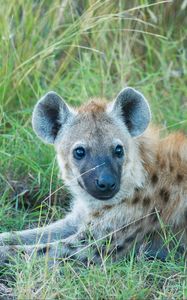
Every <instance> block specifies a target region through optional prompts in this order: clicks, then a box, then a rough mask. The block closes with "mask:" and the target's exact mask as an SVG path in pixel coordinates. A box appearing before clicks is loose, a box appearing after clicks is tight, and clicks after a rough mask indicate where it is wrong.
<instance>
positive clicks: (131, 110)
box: [112, 87, 151, 137]
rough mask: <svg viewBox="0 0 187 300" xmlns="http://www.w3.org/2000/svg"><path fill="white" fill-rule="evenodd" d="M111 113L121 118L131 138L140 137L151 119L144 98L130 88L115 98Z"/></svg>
mask: <svg viewBox="0 0 187 300" xmlns="http://www.w3.org/2000/svg"><path fill="white" fill-rule="evenodd" d="M112 113H113V114H115V115H116V116H117V117H118V118H119V117H121V118H123V121H124V122H125V125H126V126H127V129H128V131H129V133H130V134H131V136H132V137H136V136H139V135H141V134H142V133H143V132H144V131H145V129H146V128H147V126H148V125H149V122H150V119H151V112H150V107H149V104H148V102H147V100H146V99H145V98H144V96H143V95H142V94H141V93H140V92H138V91H136V90H135V89H133V88H131V87H127V88H125V89H123V90H122V91H121V92H120V93H119V94H118V96H117V98H116V100H115V102H114V104H113V108H112Z"/></svg>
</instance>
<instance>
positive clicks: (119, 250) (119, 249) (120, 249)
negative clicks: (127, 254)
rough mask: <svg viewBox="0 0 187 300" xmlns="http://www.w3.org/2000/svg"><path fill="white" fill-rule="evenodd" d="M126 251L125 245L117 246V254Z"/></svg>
mask: <svg viewBox="0 0 187 300" xmlns="http://www.w3.org/2000/svg"><path fill="white" fill-rule="evenodd" d="M124 249H125V245H117V246H116V251H117V252H122V251H123V250H124Z"/></svg>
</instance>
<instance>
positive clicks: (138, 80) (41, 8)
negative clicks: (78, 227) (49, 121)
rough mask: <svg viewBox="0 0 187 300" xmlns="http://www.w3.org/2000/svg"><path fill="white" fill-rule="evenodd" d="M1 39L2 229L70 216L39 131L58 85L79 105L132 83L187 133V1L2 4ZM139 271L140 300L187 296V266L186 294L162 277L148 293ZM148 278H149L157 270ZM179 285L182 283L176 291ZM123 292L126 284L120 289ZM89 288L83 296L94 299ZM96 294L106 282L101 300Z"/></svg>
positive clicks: (164, 126) (164, 122)
mask: <svg viewBox="0 0 187 300" xmlns="http://www.w3.org/2000/svg"><path fill="white" fill-rule="evenodd" d="M0 37H1V38H0V197H1V198H0V230H1V231H5V230H10V229H22V228H23V227H27V226H33V223H37V224H38V219H39V220H40V221H43V220H45V221H46V220H49V218H50V220H52V219H57V218H59V217H60V216H62V215H63V214H64V207H65V205H66V202H67V201H66V199H68V198H69V196H68V192H67V191H65V190H64V189H61V188H60V187H61V186H62V185H63V183H62V182H61V181H60V180H59V179H58V170H57V167H56V162H55V155H54V151H53V149H52V147H50V146H46V145H43V144H42V143H41V142H40V141H39V140H38V139H37V138H36V136H35V135H34V133H33V131H32V128H31V114H32V109H33V106H34V104H35V103H36V101H37V100H38V99H39V98H40V97H41V96H42V95H43V94H44V93H46V92H47V91H50V90H55V91H56V92H58V93H59V94H60V95H61V96H62V97H63V98H64V99H65V100H66V101H68V102H69V104H72V105H75V106H76V105H79V104H81V103H82V102H84V101H86V100H87V99H88V98H91V97H97V96H98V97H106V98H107V99H109V100H111V99H113V98H114V97H115V95H116V94H117V93H118V92H119V90H120V89H121V88H123V87H124V86H132V87H135V88H137V89H139V90H140V91H141V92H143V93H144V95H145V96H146V97H147V99H148V100H149V102H150V104H151V109H152V112H153V122H156V123H159V124H160V126H161V131H162V132H163V133H164V132H166V131H170V130H176V129H180V130H183V131H185V132H187V1H186V0H175V1H151V0H132V1H126V0H53V1H51V0H5V1H3V0H0ZM56 189H59V190H58V192H56V193H54V194H53V195H52V196H50V192H51V191H52V192H53V191H55V190H56ZM146 266H147V265H146V264H145V268H146ZM167 267H168V266H167ZM167 267H166V270H167ZM126 268H130V265H127V266H126ZM136 268H137V273H138V275H137V273H136V276H135V277H136V278H134V277H133V278H131V280H132V282H131V283H133V284H130V285H129V289H128V288H127V287H126V288H127V295H129V297H131V296H133V297H135V296H134V295H138V296H137V297H138V298H136V297H135V298H131V299H141V295H142V297H143V298H144V297H145V296H147V297H149V296H150V295H152V293H153V294H154V296H155V295H157V296H158V297H161V298H159V299H168V298H167V297H170V299H172V297H174V298H173V299H176V297H178V298H177V299H182V297H184V294H185V291H186V288H185V285H184V282H183V279H181V278H183V277H181V276H182V275H181V273H180V272H183V271H184V270H182V271H181V270H178V269H177V271H178V272H179V274H180V276H179V279H181V280H182V281H181V282H180V280H179V282H180V283H179V284H178V281H177V280H178V278H177V279H176V282H177V287H175V290H176V294H175V292H174V291H173V292H171V294H167V286H168V285H167V284H168V282H170V281H167V284H166V285H165V289H166V291H163V285H162V288H159V287H158V286H157V282H156V283H154V284H156V285H155V286H154V284H153V286H152V287H147V286H146V289H145V293H144V292H142V294H140V290H142V291H144V289H143V286H142V284H143V283H142V279H141V272H140V274H139V269H138V268H139V266H138V265H137V266H136ZM141 268H143V266H141ZM120 270H121V269H120ZM169 270H170V268H169V267H168V272H169V273H167V272H166V273H167V274H169V275H168V276H170V275H171V274H170V271H169ZM144 271H145V273H144ZM111 272H113V273H114V274H115V272H117V271H116V269H112V271H111ZM119 272H121V271H119ZM113 273H111V274H113ZM16 274H18V273H16ZM22 274H24V272H23V270H22ZM28 274H29V273H28ZM119 274H121V273H119ZM142 274H143V275H142V276H143V277H144V275H145V277H146V276H147V274H148V273H147V270H143V271H142ZM16 276H17V275H16ZM89 276H93V274H92V273H90V275H89ZM111 276H113V275H111ZM23 278H24V279H25V277H24V276H23ZM23 278H22V280H21V279H20V280H21V281H20V282H21V283H22V286H24V285H23ZM98 278H99V277H98ZM104 278H105V277H104ZM111 278H113V277H111ZM50 280H52V279H51V278H50ZM94 280H96V279H94ZM100 280H101V278H100ZM102 280H104V281H103V286H105V284H106V285H107V283H106V282H105V279H102ZM168 280H169V279H168ZM143 281H144V280H143ZM158 281H159V280H158ZM16 282H17V281H16ZM25 282H27V283H28V281H25ZM52 282H53V281H52ZM120 282H121V281H120V279H119V283H120ZM128 283H129V282H128ZM17 284H18V282H17ZM127 285H128V284H127ZM75 286H76V285H75ZM96 286H97V282H96ZM172 286H173V281H172V285H171V286H170V284H169V290H170V289H171V288H172ZM19 287H20V286H19ZM76 287H77V286H76ZM45 288H46V286H45ZM66 288H67V289H68V287H67V286H66ZM70 288H71V289H72V291H73V290H74V289H73V288H72V286H71V285H70ZM77 289H78V290H76V291H79V288H78V287H77ZM120 289H121V285H120V284H119V290H118V288H117V293H118V292H119V293H120ZM23 290H24V289H23V288H22V289H21V291H22V292H23V293H24V291H23ZM25 290H26V291H27V292H28V290H27V289H26V287H25ZM41 290H42V291H43V289H41ZM100 290H101V291H102V288H100ZM153 290H154V292H153ZM63 291H64V290H63ZM109 291H111V290H110V289H109ZM30 292H31V291H30ZM84 292H85V290H84V291H83V294H80V295H82V296H83V295H84V296H85V297H86V296H88V295H87V294H84ZM96 292H97V288H96V289H94V291H93V294H92V296H93V298H95V297H96V298H97V294H94V293H96ZM20 293H21V292H20ZM102 293H103V292H101V294H99V295H100V296H101V297H104V296H102V295H103V294H102ZM128 293H129V294H128ZM133 293H134V294H133ZM137 293H139V294H137ZM31 294H32V293H31ZM162 294H163V295H164V296H163V297H166V298H162ZM18 295H19V299H26V298H24V297H26V296H24V294H19V293H18ZM42 295H43V294H42ZM46 295H48V297H49V298H45V297H44V296H41V295H40V297H44V298H41V299H52V298H50V297H52V296H49V295H51V294H47V292H46ZM75 295H79V294H76V292H75V290H74V294H73V292H72V298H73V297H74V298H76V296H75ZM105 295H106V294H105ZM109 295H110V293H109V292H108V296H109ZM168 295H170V296H168ZM21 297H22V298H21ZM32 297H33V298H32V299H38V298H34V296H32ZM46 297H47V296H46ZM77 297H78V296H77ZM155 297H156V296H155ZM186 297H187V296H186ZM72 298H71V299H72ZM96 298H95V299H96ZM60 299H61V298H60ZM103 299H104V298H103ZM123 299H124V298H123ZM126 299H127V298H126ZM128 299H130V298H128ZM154 299H156V298H154ZM185 299H186V298H185Z"/></svg>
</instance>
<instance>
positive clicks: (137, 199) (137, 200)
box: [132, 197, 140, 204]
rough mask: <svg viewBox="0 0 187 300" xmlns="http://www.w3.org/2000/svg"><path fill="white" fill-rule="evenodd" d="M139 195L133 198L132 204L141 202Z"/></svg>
mask: <svg viewBox="0 0 187 300" xmlns="http://www.w3.org/2000/svg"><path fill="white" fill-rule="evenodd" d="M139 200H140V199H139V197H135V198H134V199H133V200H132V204H137V203H138V202H139Z"/></svg>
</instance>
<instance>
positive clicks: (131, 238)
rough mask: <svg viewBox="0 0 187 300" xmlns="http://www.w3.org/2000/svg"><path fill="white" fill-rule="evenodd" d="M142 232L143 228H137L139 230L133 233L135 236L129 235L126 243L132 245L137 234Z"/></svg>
mask: <svg viewBox="0 0 187 300" xmlns="http://www.w3.org/2000/svg"><path fill="white" fill-rule="evenodd" d="M141 231H142V229H141V227H139V228H137V229H136V230H135V232H133V234H131V235H129V236H128V237H127V238H126V239H125V243H131V242H133V241H134V240H135V239H136V237H137V234H138V233H139V232H141Z"/></svg>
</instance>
